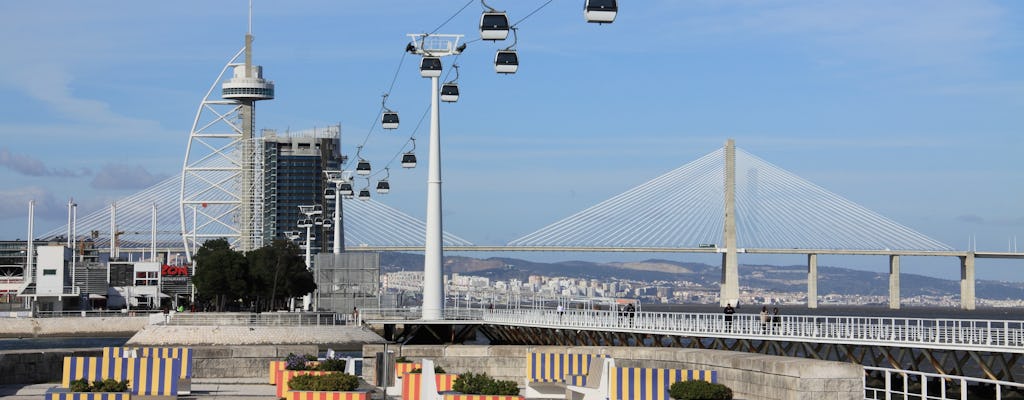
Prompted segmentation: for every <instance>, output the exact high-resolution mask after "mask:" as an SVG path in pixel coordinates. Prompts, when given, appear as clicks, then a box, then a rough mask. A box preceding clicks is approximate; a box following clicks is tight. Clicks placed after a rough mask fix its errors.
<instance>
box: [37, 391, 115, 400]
mask: <svg viewBox="0 0 1024 400" xmlns="http://www.w3.org/2000/svg"><path fill="white" fill-rule="evenodd" d="M131 398H132V394H131V393H128V392H63V393H60V392H52V393H46V396H45V397H44V399H46V400H130V399H131Z"/></svg>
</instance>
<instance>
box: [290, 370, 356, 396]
mask: <svg viewBox="0 0 1024 400" xmlns="http://www.w3.org/2000/svg"><path fill="white" fill-rule="evenodd" d="M288 387H289V388H291V390H312V391H317V392H351V391H353V390H356V388H358V387H359V378H356V376H355V375H349V374H344V373H341V374H327V375H319V376H317V375H299V376H296V377H294V378H292V379H291V380H289V381H288Z"/></svg>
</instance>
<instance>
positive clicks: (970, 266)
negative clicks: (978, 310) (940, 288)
mask: <svg viewBox="0 0 1024 400" xmlns="http://www.w3.org/2000/svg"><path fill="white" fill-rule="evenodd" d="M960 308H962V309H964V310H973V309H974V252H973V251H970V252H967V255H965V256H960Z"/></svg>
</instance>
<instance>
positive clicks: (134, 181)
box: [90, 164, 168, 189]
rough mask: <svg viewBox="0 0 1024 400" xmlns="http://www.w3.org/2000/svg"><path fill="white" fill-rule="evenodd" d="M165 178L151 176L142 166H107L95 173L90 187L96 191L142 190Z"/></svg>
mask: <svg viewBox="0 0 1024 400" xmlns="http://www.w3.org/2000/svg"><path fill="white" fill-rule="evenodd" d="M167 177H168V175H163V174H157V175H153V174H151V173H149V171H146V168H145V167H143V166H142V165H125V164H108V165H105V166H103V168H102V169H100V170H99V172H97V173H96V177H95V178H94V179H93V180H92V183H91V184H90V185H91V186H92V187H93V188H96V189H143V188H147V187H150V186H152V185H154V184H156V183H157V182H160V181H162V180H164V179H167Z"/></svg>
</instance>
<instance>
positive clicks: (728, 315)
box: [724, 303, 736, 332]
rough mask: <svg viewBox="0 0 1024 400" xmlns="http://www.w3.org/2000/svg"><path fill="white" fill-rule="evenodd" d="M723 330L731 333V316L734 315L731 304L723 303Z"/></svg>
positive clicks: (734, 311) (734, 310)
mask: <svg viewBox="0 0 1024 400" xmlns="http://www.w3.org/2000/svg"><path fill="white" fill-rule="evenodd" d="M724 313H725V330H726V331H729V332H732V315H733V314H735V313H736V309H735V308H732V303H725V311H724Z"/></svg>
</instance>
